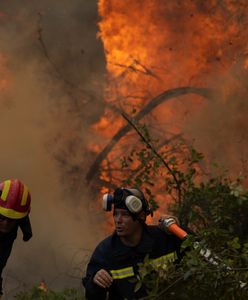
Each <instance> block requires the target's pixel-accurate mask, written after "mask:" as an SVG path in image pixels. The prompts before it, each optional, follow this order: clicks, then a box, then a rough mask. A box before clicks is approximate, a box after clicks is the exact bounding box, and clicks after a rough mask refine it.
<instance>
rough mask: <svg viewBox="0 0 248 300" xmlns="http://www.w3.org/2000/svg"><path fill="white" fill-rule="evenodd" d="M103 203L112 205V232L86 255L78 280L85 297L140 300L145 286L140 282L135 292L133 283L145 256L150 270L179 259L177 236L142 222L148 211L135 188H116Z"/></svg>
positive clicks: (109, 206) (142, 197)
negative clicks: (81, 283) (80, 281)
mask: <svg viewBox="0 0 248 300" xmlns="http://www.w3.org/2000/svg"><path fill="white" fill-rule="evenodd" d="M103 204H104V209H105V210H107V211H110V210H112V206H113V207H114V209H113V218H114V224H115V231H114V233H113V234H112V235H110V236H108V237H107V238H105V239H104V240H103V241H102V242H100V243H99V244H98V246H97V247H96V249H95V250H94V252H93V254H92V256H91V258H90V261H89V263H88V266H87V270H86V276H85V277H84V278H83V279H82V282H83V285H84V287H85V296H86V299H89V300H91V299H99V300H101V299H111V300H113V299H116V300H117V299H118V300H121V299H140V298H142V297H144V296H146V295H147V291H146V288H145V286H144V284H142V285H141V288H140V289H139V290H138V291H136V290H135V286H136V284H137V278H140V277H142V276H141V275H142V272H143V271H144V270H145V268H143V270H142V264H143V263H144V260H145V258H147V257H149V263H150V265H151V266H152V267H153V268H154V269H156V267H157V268H158V267H159V266H161V265H164V264H166V263H168V262H169V261H170V262H171V261H175V260H177V259H180V257H181V253H180V244H181V239H180V238H178V237H177V236H175V235H172V234H168V233H166V232H165V231H164V230H162V229H161V228H160V226H155V225H147V224H146V217H147V215H149V214H150V213H151V210H150V208H149V205H148V202H147V200H146V199H145V197H144V194H143V193H142V192H141V191H140V190H138V189H129V188H118V189H116V190H115V191H114V194H113V195H111V194H106V195H104V197H103ZM107 297H108V298H107Z"/></svg>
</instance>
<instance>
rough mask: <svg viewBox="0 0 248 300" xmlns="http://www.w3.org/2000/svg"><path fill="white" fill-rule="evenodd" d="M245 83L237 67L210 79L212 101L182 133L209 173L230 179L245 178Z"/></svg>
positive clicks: (243, 73)
mask: <svg viewBox="0 0 248 300" xmlns="http://www.w3.org/2000/svg"><path fill="white" fill-rule="evenodd" d="M247 79H248V78H247V71H246V70H245V69H244V68H243V67H242V65H240V64H238V63H237V64H236V65H235V66H234V67H233V68H231V69H230V71H229V72H228V73H226V74H223V75H222V76H216V77H215V79H214V80H213V78H212V81H214V82H215V83H214V84H212V87H213V88H214V90H215V95H214V97H213V98H212V99H209V100H208V101H207V102H206V103H205V104H204V105H203V106H202V107H200V109H199V110H198V111H195V112H194V114H190V116H188V118H187V121H186V122H185V123H186V125H185V127H184V132H185V133H186V134H187V136H188V137H189V138H190V139H191V140H194V144H195V146H196V148H197V149H198V150H199V151H201V152H202V153H203V154H204V155H205V157H206V158H207V159H208V161H209V162H210V169H211V170H212V172H216V171H217V170H218V169H219V171H222V172H223V171H225V170H226V171H228V173H229V175H231V176H233V177H237V176H242V177H243V178H246V177H247V174H248V173H247V171H248V169H247V157H248V151H247V149H248V144H247V143H248V142H247V141H248V135H247V126H248V121H247V117H246V115H247V113H248V104H247V100H246V99H247V97H248V86H247ZM216 165H217V166H218V168H216V167H214V166H216Z"/></svg>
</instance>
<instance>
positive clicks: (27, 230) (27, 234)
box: [19, 215, 33, 242]
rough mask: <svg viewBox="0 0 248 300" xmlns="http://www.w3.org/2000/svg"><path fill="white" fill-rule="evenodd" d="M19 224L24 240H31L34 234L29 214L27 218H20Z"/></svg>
mask: <svg viewBox="0 0 248 300" xmlns="http://www.w3.org/2000/svg"><path fill="white" fill-rule="evenodd" d="M19 226H20V228H21V231H22V234H23V241H24V242H27V241H29V240H30V239H31V237H32V236H33V233H32V227H31V223H30V219H29V216H28V215H27V216H26V217H25V218H23V219H21V220H20V222H19Z"/></svg>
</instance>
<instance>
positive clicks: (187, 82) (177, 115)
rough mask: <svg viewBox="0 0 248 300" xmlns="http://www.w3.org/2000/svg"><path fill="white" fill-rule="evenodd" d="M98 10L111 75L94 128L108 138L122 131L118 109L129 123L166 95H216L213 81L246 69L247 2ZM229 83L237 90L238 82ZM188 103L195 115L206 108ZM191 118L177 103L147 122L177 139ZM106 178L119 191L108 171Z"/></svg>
mask: <svg viewBox="0 0 248 300" xmlns="http://www.w3.org/2000/svg"><path fill="white" fill-rule="evenodd" d="M98 9H99V15H100V17H101V21H100V22H99V37H100V38H101V40H102V43H103V46H104V49H105V55H106V68H107V71H108V85H107V87H106V94H105V99H106V110H105V116H104V117H103V118H102V119H101V120H100V122H99V123H97V124H96V125H95V126H94V130H95V132H96V134H98V135H101V134H103V136H104V137H108V138H111V136H113V135H114V134H115V133H116V132H117V131H118V129H120V128H121V127H122V126H123V125H124V124H125V121H123V119H122V117H121V116H120V114H118V113H116V110H113V107H115V108H116V109H119V110H121V111H125V112H126V113H127V114H129V115H130V114H131V112H132V110H133V109H135V110H136V111H140V110H141V109H142V108H143V107H144V105H146V104H147V103H148V102H149V101H150V100H151V99H152V98H154V97H155V96H156V95H158V94H160V93H162V92H163V91H165V90H168V89H172V88H176V87H182V86H197V87H209V86H211V87H214V86H215V80H216V77H217V76H221V75H225V74H228V72H229V71H230V70H231V69H232V68H233V67H234V66H235V65H237V64H239V65H240V66H241V67H242V68H243V70H247V68H248V67H247V66H248V63H247V61H248V42H247V34H248V26H247V22H248V3H247V1H244V0H240V1H231V0H223V1H217V0H211V1H196V0H193V1H189V0H187V1H160V0H137V1H132V0H126V1H118V0H99V3H98ZM230 80H231V81H232V82H233V83H234V84H236V81H237V79H236V78H234V77H232V78H230ZM225 89H226V90H227V89H228V86H226V87H225ZM222 93H223V94H224V93H225V91H222ZM226 93H228V92H227V91H226ZM184 99H187V102H189V103H190V110H191V112H192V111H194V110H197V108H198V107H199V106H201V105H203V104H204V101H205V100H203V99H201V98H200V97H199V96H192V95H191V96H190V97H189V96H185V97H184ZM187 113H188V112H187V110H185V109H184V107H183V106H182V102H180V101H175V102H170V103H167V104H166V105H163V106H160V108H159V109H156V110H154V111H153V112H151V113H150V116H149V117H150V119H155V120H156V122H157V123H158V124H162V128H163V126H166V128H167V130H168V131H169V132H170V133H171V134H176V133H179V132H181V129H182V128H183V126H184V118H185V115H187ZM110 120H111V121H110ZM113 124H114V126H113ZM103 131H105V132H103ZM106 131H107V132H108V133H107V134H106ZM129 138H130V136H129ZM131 138H132V136H131ZM128 143H130V139H129V140H128V139H127V138H126V137H125V138H123V139H122V140H121V141H120V142H119V143H118V147H116V148H115V149H114V150H113V151H111V152H110V153H109V154H108V156H107V159H105V160H104V161H103V163H102V167H103V169H105V170H106V168H105V167H106V165H107V164H109V162H111V163H112V165H111V166H112V168H113V165H114V162H115V161H116V160H117V158H118V157H120V156H121V154H122V153H123V148H124V149H125V150H124V152H125V151H126V149H127V144H128ZM134 143H135V142H134ZM101 178H102V179H104V180H105V181H106V182H112V183H115V182H114V179H112V178H111V176H110V175H109V173H108V172H106V171H103V173H102V176H101ZM117 181H118V180H117Z"/></svg>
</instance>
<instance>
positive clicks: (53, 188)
mask: <svg viewBox="0 0 248 300" xmlns="http://www.w3.org/2000/svg"><path fill="white" fill-rule="evenodd" d="M96 33H97V8H96V1H87V0H85V1H81V0H72V1H48V0H45V1H31V2H30V1H21V2H20V1H11V2H9V1H1V3H0V37H1V39H0V55H1V60H0V75H1V78H0V82H1V84H0V110H1V118H0V126H1V155H0V164H1V175H0V180H4V179H8V178H19V179H21V180H22V181H23V182H25V183H26V184H27V185H28V186H29V188H30V190H31V195H32V211H31V215H30V217H31V222H32V226H33V233H34V236H33V238H32V240H31V241H29V242H28V243H23V242H22V237H21V233H20V232H19V235H18V239H17V240H16V242H15V244H14V248H13V252H12V255H11V257H10V259H9V261H8V264H7V267H6V268H5V271H4V290H5V298H6V299H12V297H13V295H14V294H15V293H16V292H17V291H18V290H19V289H20V288H23V286H24V285H26V286H27V287H29V286H32V285H34V284H37V283H38V282H39V281H40V280H42V279H44V280H45V281H46V282H47V284H48V286H49V287H51V288H53V287H55V288H62V287H70V286H80V284H81V283H80V277H81V276H82V273H83V269H84V261H85V258H86V257H87V255H89V251H90V250H91V249H92V248H93V247H94V245H95V242H96V240H98V238H99V236H100V235H101V233H99V228H97V227H96V226H89V223H90V222H91V221H92V220H91V212H90V211H89V203H90V202H91V201H94V200H95V199H94V197H93V196H92V195H91V193H90V191H89V189H88V187H87V186H86V185H85V183H84V176H85V172H86V170H87V169H88V164H89V163H88V162H89V161H90V157H89V154H88V153H89V151H87V144H88V142H89V141H91V140H92V139H93V137H92V134H91V133H90V130H89V128H90V125H91V124H92V123H93V122H95V121H96V120H97V119H98V118H99V116H100V115H101V114H102V111H103V109H104V104H103V101H102V98H101V94H102V89H103V85H104V58H103V51H102V46H101V43H100V41H99V40H97V37H96ZM95 217H97V216H94V219H95Z"/></svg>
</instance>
